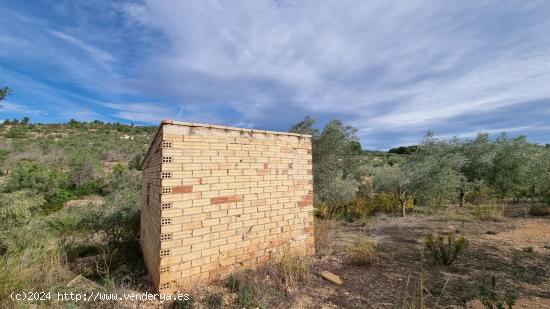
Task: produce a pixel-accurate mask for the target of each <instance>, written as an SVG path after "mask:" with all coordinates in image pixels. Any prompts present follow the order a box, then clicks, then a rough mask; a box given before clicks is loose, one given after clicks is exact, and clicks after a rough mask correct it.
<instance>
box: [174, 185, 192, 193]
mask: <svg viewBox="0 0 550 309" xmlns="http://www.w3.org/2000/svg"><path fill="white" fill-rule="evenodd" d="M191 192H193V186H179V187H172V193H176V194H177V193H191Z"/></svg>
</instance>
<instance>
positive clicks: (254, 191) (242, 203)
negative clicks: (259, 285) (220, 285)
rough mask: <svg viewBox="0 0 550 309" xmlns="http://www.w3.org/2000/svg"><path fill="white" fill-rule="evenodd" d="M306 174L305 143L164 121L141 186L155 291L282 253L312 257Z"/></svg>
mask: <svg viewBox="0 0 550 309" xmlns="http://www.w3.org/2000/svg"><path fill="white" fill-rule="evenodd" d="M157 148H158V149H159V150H160V151H157ZM159 167H160V169H159ZM311 170H312V169H311V141H310V138H309V136H307V135H298V134H290V133H283V132H271V131H262V130H249V129H240V128H230V127H223V126H214V125H201V124H194V123H183V122H175V121H164V122H163V123H162V125H161V128H160V129H159V133H158V134H157V138H156V139H155V142H153V144H152V147H151V149H150V151H149V153H148V155H147V156H146V158H145V160H144V170H143V180H142V190H147V186H148V183H150V184H151V185H150V187H151V189H150V190H151V192H154V194H155V195H157V196H156V197H155V202H152V200H151V197H150V198H149V205H148V206H147V205H146V204H147V203H146V201H144V202H143V204H142V205H143V206H142V207H144V211H142V218H141V219H142V225H141V229H142V231H141V235H142V244H143V251H144V256H145V260H146V264H147V267H148V269H149V272H150V274H151V276H152V277H153V281H154V283H155V285H156V287H157V288H158V289H159V291H160V292H162V293H169V292H174V291H176V290H185V289H186V288H188V287H190V286H197V285H198V284H201V283H204V282H207V281H209V280H213V279H217V278H220V277H223V276H225V275H227V274H228V273H229V272H230V271H231V270H232V269H233V267H234V266H235V265H249V266H253V265H256V263H258V262H261V261H264V260H266V259H268V258H270V257H271V256H272V255H274V254H276V253H277V252H278V251H280V250H282V249H283V248H292V249H295V250H294V251H297V252H302V253H304V254H311V253H313V248H314V247H313V206H312V202H313V198H312V197H313V192H312V190H313V186H312V174H311ZM155 176H156V178H155ZM153 187H154V189H153ZM142 192H143V191H142ZM142 198H144V199H146V194H142Z"/></svg>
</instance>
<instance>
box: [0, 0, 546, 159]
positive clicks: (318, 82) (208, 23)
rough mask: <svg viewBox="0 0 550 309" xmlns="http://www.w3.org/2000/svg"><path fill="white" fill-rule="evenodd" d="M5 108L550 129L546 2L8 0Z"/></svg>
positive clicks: (457, 131)
mask: <svg viewBox="0 0 550 309" xmlns="http://www.w3.org/2000/svg"><path fill="white" fill-rule="evenodd" d="M0 10H1V16H0V86H4V85H6V86H9V87H11V88H12V89H13V91H14V94H13V95H12V96H10V97H8V99H7V100H6V101H5V102H4V108H3V109H0V119H3V118H14V117H17V118H21V117H23V116H29V117H30V118H31V121H33V122H66V121H68V119H70V118H74V119H78V120H84V121H87V120H93V119H101V120H104V121H120V122H127V123H130V122H133V123H136V124H156V123H158V122H159V121H160V120H161V119H177V120H185V121H193V122H205V123H217V124H225V125H233V126H242V127H251V128H261V129H270V130H288V128H289V127H290V126H291V125H292V124H294V123H296V122H299V121H300V120H301V119H303V117H304V116H306V115H312V116H314V117H316V118H317V119H318V120H319V122H320V124H323V123H325V122H326V121H328V120H330V119H333V118H339V119H342V120H344V121H345V122H347V123H349V124H351V125H353V126H355V127H356V128H358V129H359V132H358V136H359V137H360V139H361V142H362V144H363V146H364V147H365V148H369V149H387V148H390V147H393V146H397V145H403V144H413V143H416V142H418V141H419V139H420V138H421V137H422V135H423V134H424V133H425V132H426V131H427V130H428V129H432V130H433V131H434V132H435V133H436V135H437V136H440V137H449V138H450V137H452V136H455V135H457V136H461V137H469V136H474V135H475V134H476V133H477V132H479V131H485V132H489V133H494V134H497V133H499V132H501V131H507V132H508V133H509V134H510V135H518V134H524V135H527V136H528V137H529V138H530V140H532V141H535V142H539V143H550V121H549V119H550V1H520V0H517V1H502V0H498V1H479V0H476V1H363V0H356V1H347V0H337V1H328V0H327V1H317V0H315V1H308V0H303V1H302V0H301V1H284V0H278V1H275V0H272V1H251V0H249V1H213V0H197V1H166V0H146V1H113V2H109V1H44V2H41V1H6V0H0Z"/></svg>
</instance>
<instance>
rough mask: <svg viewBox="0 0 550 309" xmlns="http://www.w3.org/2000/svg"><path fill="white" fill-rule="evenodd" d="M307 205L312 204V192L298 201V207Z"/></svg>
mask: <svg viewBox="0 0 550 309" xmlns="http://www.w3.org/2000/svg"><path fill="white" fill-rule="evenodd" d="M309 205H313V194H308V195H306V196H304V198H303V199H302V200H301V201H299V202H298V207H306V206H309Z"/></svg>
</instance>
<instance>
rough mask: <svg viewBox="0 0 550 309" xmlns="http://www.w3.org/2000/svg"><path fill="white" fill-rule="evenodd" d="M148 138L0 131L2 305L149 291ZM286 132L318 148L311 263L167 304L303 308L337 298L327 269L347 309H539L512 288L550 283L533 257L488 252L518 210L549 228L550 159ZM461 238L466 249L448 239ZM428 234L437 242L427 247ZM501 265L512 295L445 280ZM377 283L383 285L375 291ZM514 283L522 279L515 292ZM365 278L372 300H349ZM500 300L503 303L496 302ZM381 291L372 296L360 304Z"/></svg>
mask: <svg viewBox="0 0 550 309" xmlns="http://www.w3.org/2000/svg"><path fill="white" fill-rule="evenodd" d="M155 130H156V128H155V127H142V126H133V125H124V124H118V123H103V122H101V121H93V122H78V121H75V120H71V121H69V122H68V123H66V124H36V123H31V121H30V119H29V118H27V117H25V118H23V119H13V120H6V121H4V122H3V123H2V124H1V125H0V226H2V229H0V307H13V306H14V304H15V303H14V302H13V301H12V300H10V299H9V297H8V296H9V294H10V293H11V292H17V291H29V290H32V291H40V290H48V291H56V290H60V291H68V290H71V289H77V288H78V285H79V283H75V282H80V281H78V280H81V279H79V278H85V280H87V281H85V282H86V283H87V284H88V285H87V288H86V289H97V290H103V291H119V290H121V289H132V290H135V291H141V292H144V291H149V292H151V291H152V290H151V286H150V282H149V279H148V277H147V273H146V270H145V268H144V265H143V262H142V258H141V253H140V249H139V244H138V237H139V175H140V170H139V169H140V161H141V158H142V157H143V155H144V153H145V151H146V149H147V147H148V144H149V142H150V140H151V138H152V136H153V134H154V132H155ZM291 131H292V132H299V133H305V134H311V135H312V140H313V150H312V156H313V169H314V171H313V175H314V192H315V211H316V216H317V219H318V221H317V222H316V224H315V237H316V243H315V246H316V252H317V254H316V256H315V257H313V258H312V259H311V260H309V259H302V258H299V257H296V256H293V255H286V256H283V257H282V258H281V259H279V260H273V261H271V263H268V264H267V265H266V266H265V267H262V268H259V269H257V270H255V271H253V270H246V269H236V270H235V272H234V273H233V275H232V276H231V277H230V279H228V280H227V281H225V282H222V283H220V285H219V286H217V288H216V289H215V290H207V291H206V292H204V291H203V292H200V291H194V292H193V297H192V298H191V300H188V301H184V302H177V303H175V304H174V305H175V306H179V307H182V308H192V307H210V308H212V307H220V306H233V307H243V306H244V307H250V306H257V307H262V306H264V307H271V306H273V305H275V304H278V303H281V302H283V303H286V304H287V305H289V306H290V305H292V304H296V303H298V304H299V303H300V302H304V301H305V302H307V297H308V296H307V295H310V294H311V295H313V294H314V292H315V293H317V292H318V291H317V290H319V289H321V290H325V291H326V292H327V293H328V294H327V295H330V293H333V292H334V290H333V289H332V287H331V286H330V285H329V284H328V283H326V282H325V281H323V280H322V279H320V278H319V277H318V276H315V275H314V274H318V273H319V271H320V270H325V269H328V270H331V271H334V272H335V273H338V274H340V275H341V276H342V277H343V278H344V282H345V283H344V286H343V287H341V288H342V289H345V290H346V292H347V293H348V292H349V293H350V295H354V296H353V297H355V298H353V299H350V300H344V299H340V300H338V301H337V302H339V303H338V305H339V306H342V307H358V308H362V307H365V306H369V305H372V303H370V301H371V300H377V301H382V299H386V301H388V302H392V304H396V306H400V307H407V308H412V307H421V304H425V303H429V304H431V306H432V307H433V306H434V304H436V303H439V304H442V303H445V304H457V303H461V304H463V303H464V302H465V301H468V300H469V299H472V298H478V299H480V300H482V301H483V302H484V303H492V304H495V306H496V304H499V303H501V304H507V303H511V302H510V301H509V299H508V298H509V297H508V296H510V295H520V296H521V295H524V296H525V295H538V296H540V297H547V296H548V295H547V294H544V292H540V291H539V292H533V291H532V290H528V289H525V288H523V286H522V285H521V284H531V283H532V284H535V285H537V284H538V285H542V286H545V284H547V283H546V282H543V281H540V280H539V279H537V278H536V277H535V275H534V274H535V273H537V274H540V273H541V272H543V273H544V272H546V271H549V270H548V269H547V267H546V266H544V265H547V264H549V263H547V262H548V261H547V259H546V258H545V256H544V255H543V254H542V253H541V251H540V250H542V249H541V248H542V247H541V246H539V247H535V248H534V249H533V250H532V251H531V252H527V251H526V250H523V248H519V249H518V248H516V249H509V248H508V247H497V246H493V245H491V243H490V242H482V241H481V240H484V239H485V238H487V237H493V236H494V237H498V236H499V235H500V232H501V231H507V229H512V226H524V225H525V224H527V223H517V225H514V224H516V223H511V222H510V221H508V220H511V219H509V218H510V215H511V214H512V215H515V214H517V213H518V212H517V211H516V210H515V209H516V208H518V207H519V206H521V207H519V208H521V209H522V210H521V211H520V212H519V214H520V215H522V216H530V217H529V218H531V217H535V216H536V217H538V218H539V219H537V220H546V219H545V217H546V216H547V215H548V214H549V207H548V205H547V203H548V202H549V201H550V182H549V181H548V179H550V147H549V146H548V145H546V146H543V145H537V144H533V143H530V142H528V140H527V139H526V138H525V137H516V138H509V137H507V136H506V135H500V136H498V137H496V138H490V137H489V136H488V135H486V134H480V135H478V136H477V137H475V138H472V139H458V138H455V139H451V140H440V139H437V138H435V137H434V135H433V134H432V133H428V134H427V135H426V136H425V137H424V139H423V140H422V141H421V142H420V143H419V144H418V145H415V146H407V147H400V148H396V149H394V150H392V151H391V152H381V151H366V150H364V149H362V147H361V145H360V143H359V140H358V138H357V136H356V133H357V130H356V129H354V128H353V127H351V126H348V125H346V124H344V123H343V122H341V121H338V120H334V121H331V122H329V123H328V124H327V125H326V126H325V127H324V128H323V129H322V130H320V129H317V128H315V120H314V119H313V118H311V117H307V118H306V119H305V120H304V121H303V122H301V123H299V124H297V125H295V126H294V127H292V129H291ZM509 205H512V207H509ZM513 205H517V206H518V207H515V206H513ZM522 207H523V208H522ZM402 216H406V217H405V218H399V217H402ZM394 220H403V221H397V222H394ZM415 220H416V221H415ZM530 220H534V219H530ZM480 221H484V222H485V223H483V224H479V222H480ZM513 222H515V221H513ZM522 222H523V221H522ZM537 222H538V221H537ZM544 222H546V221H544ZM488 225H490V227H486V226H488ZM489 229H490V230H491V231H493V229H494V230H495V231H494V233H497V235H493V233H491V234H489V233H488V230H489ZM456 233H458V234H460V235H463V236H464V239H463V240H462V238H458V239H455V237H454V236H452V239H448V238H447V237H451V236H448V235H451V234H456ZM503 233H504V232H503ZM529 233H530V232H529ZM429 235H444V236H443V237H439V236H434V237H433V238H432V240H431V242H430V243H431V245H426V246H424V244H423V240H426V239H427V238H426V237H429ZM529 235H530V234H529ZM510 237H511V236H510ZM426 242H428V241H427V240H426ZM466 242H468V246H463V244H465V243H466ZM529 246H532V245H531V244H529V245H525V247H529ZM430 248H431V249H430ZM430 252H431V253H430ZM424 253H426V254H427V255H426V257H425V258H424V257H423V254H424ZM493 253H494V254H493ZM436 255H437V257H435V256H436ZM494 255H498V256H499V257H501V258H503V259H504V258H505V259H506V261H510V260H511V261H512V262H509V263H511V264H506V265H508V266H506V267H505V268H504V269H505V270H503V273H500V274H499V276H500V277H503V278H508V279H507V280H508V281H503V282H502V283H501V282H499V284H498V285H496V286H495V287H492V286H491V285H490V284H485V285H482V280H481V279H479V280H478V279H477V278H473V277H472V278H473V279H472V284H465V283H461V282H459V281H453V280H451V279H448V278H447V279H445V280H443V279H442V277H441V276H442V274H443V273H449V272H450V273H456V274H457V275H460V276H464V277H465V278H470V276H473V273H474V272H475V274H478V273H480V274H484V275H487V276H488V275H489V273H490V271H493V270H494V269H493V268H492V266H491V265H494V264H495V263H497V262H498V263H501V264H502V261H501V260H499V259H498V258H497V257H493V256H494ZM443 256H445V257H447V258H445V259H443V258H440V257H443ZM430 260H434V261H437V260H440V262H437V263H428V262H429V261H430ZM498 263H497V264H498ZM507 263H508V262H507ZM522 263H523V265H528V266H527V268H520V267H519V266H518V265H519V264H522ZM441 264H443V265H442V266H444V267H445V270H444V271H440V268H439V266H438V265H441ZM419 265H421V266H419ZM465 265H469V266H467V267H466V266H465ZM529 265H530V266H529ZM545 267H546V268H545ZM419 269H420V270H421V271H420V272H419ZM470 270H471V272H470ZM382 272H383V274H384V278H386V279H384V280H380V281H379V282H378V283H376V282H374V281H372V282H371V281H370V280H371V279H372V278H380V277H381V274H382ZM406 274H408V277H407V275H406ZM420 274H422V275H420ZM79 275H81V276H80V277H79ZM392 276H394V277H392ZM514 276H516V277H518V276H519V277H518V278H520V279H518V280H519V281H518V284H512V286H510V278H514ZM369 278H371V279H369ZM392 278H393V279H395V280H393V281H392ZM422 278H423V279H422ZM426 278H429V279H430V281H429V283H428V281H426ZM77 279H78V280H77ZM75 280H76V281H75ZM365 280H367V281H366V282H368V284H373V285H374V286H372V288H371V289H367V290H366V291H365V289H362V290H361V291H359V290H355V289H354V288H353V286H360V287H363V286H365V284H367V283H366V282H365ZM446 280H448V282H446ZM424 281H426V283H424ZM346 282H349V284H348V283H346ZM474 283H475V284H474ZM376 284H379V285H376ZM480 286H485V288H484V289H485V290H483V293H482V292H480V291H482V289H481V288H480ZM465 287H467V289H466V288H465ZM500 287H502V289H503V290H506V292H502V293H501V292H500V291H496V292H494V293H493V291H495V289H499V288H500ZM394 288H395V291H393V292H392V289H394ZM461 288H462V289H461ZM512 288H513V289H515V290H514V291H511V290H510V291H508V290H509V289H512ZM382 289H385V290H384V291H383V292H380V291H381V290H382ZM518 290H519V292H518ZM374 291H378V292H379V293H381V294H380V295H381V296H380V295H372V294H369V293H371V292H374ZM397 291H399V293H398V292H397ZM402 291H406V293H402ZM413 291H416V292H413ZM508 292H509V293H508ZM507 293H508V294H507ZM537 293H538V294H537ZM436 295H437V297H436ZM507 295H508V296H507ZM379 296H380V297H379ZM395 297H397V298H398V299H395ZM507 297H508V298H507ZM312 301H314V303H315V301H320V300H312ZM322 301H323V302H330V300H329V299H327V298H323V300H322ZM514 301H515V300H514ZM40 304H42V305H46V306H48V305H49V306H52V307H59V306H61V305H65V304H60V303H56V302H53V301H50V302H45V303H44V302H41V303H40ZM397 304H400V305H397ZM66 305H67V306H70V304H66ZM104 305H105V306H111V305H113V304H112V303H107V304H104ZM119 305H120V304H119ZM512 305H513V304H512ZM306 307H307V306H306Z"/></svg>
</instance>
